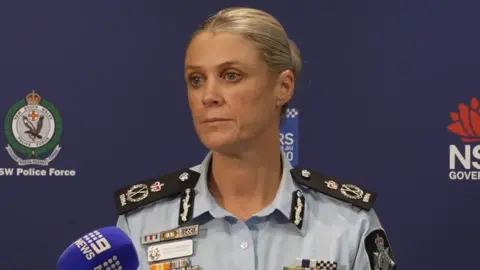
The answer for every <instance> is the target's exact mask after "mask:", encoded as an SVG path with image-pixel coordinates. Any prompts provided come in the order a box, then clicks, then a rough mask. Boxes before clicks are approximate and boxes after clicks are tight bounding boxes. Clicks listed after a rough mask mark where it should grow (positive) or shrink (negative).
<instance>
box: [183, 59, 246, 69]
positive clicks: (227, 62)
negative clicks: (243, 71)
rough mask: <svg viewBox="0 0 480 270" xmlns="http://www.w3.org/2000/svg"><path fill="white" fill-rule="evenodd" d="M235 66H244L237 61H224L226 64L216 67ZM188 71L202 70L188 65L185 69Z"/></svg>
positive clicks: (199, 67)
mask: <svg viewBox="0 0 480 270" xmlns="http://www.w3.org/2000/svg"><path fill="white" fill-rule="evenodd" d="M235 65H239V66H244V65H245V64H244V63H242V62H240V61H238V60H232V61H226V62H223V63H221V64H219V65H217V67H220V68H222V67H227V66H235ZM188 69H202V67H201V66H196V65H188V66H186V67H185V70H188Z"/></svg>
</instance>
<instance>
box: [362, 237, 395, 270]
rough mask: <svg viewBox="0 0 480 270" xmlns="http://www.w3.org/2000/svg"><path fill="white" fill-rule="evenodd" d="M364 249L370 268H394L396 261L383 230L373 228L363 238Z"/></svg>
mask: <svg viewBox="0 0 480 270" xmlns="http://www.w3.org/2000/svg"><path fill="white" fill-rule="evenodd" d="M365 249H366V250H367V254H368V258H369V260H370V265H371V269H372V270H395V269H397V268H396V263H395V260H394V257H393V254H392V248H391V247H390V244H389V242H388V238H387V235H386V234H385V231H383V230H375V231H373V232H371V233H370V234H368V236H367V238H366V239H365Z"/></svg>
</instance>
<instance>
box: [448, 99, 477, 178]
mask: <svg viewBox="0 0 480 270" xmlns="http://www.w3.org/2000/svg"><path fill="white" fill-rule="evenodd" d="M450 117H451V118H452V120H453V123H451V124H449V125H448V130H449V131H450V132H452V133H454V134H456V135H458V136H459V137H460V140H462V142H464V143H465V144H463V145H458V146H457V145H454V144H451V145H450V147H449V152H450V159H449V164H450V165H449V167H450V172H449V178H450V179H451V180H480V144H472V143H479V142H480V103H479V102H478V100H477V99H476V98H472V99H471V101H470V106H469V105H466V104H463V103H461V104H460V105H458V112H452V113H450Z"/></svg>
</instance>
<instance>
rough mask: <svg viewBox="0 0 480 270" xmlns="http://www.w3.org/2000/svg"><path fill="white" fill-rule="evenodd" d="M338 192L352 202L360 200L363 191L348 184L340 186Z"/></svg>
mask: <svg viewBox="0 0 480 270" xmlns="http://www.w3.org/2000/svg"><path fill="white" fill-rule="evenodd" d="M340 192H342V194H343V196H345V197H347V198H349V199H353V200H358V199H361V198H362V196H363V190H361V189H360V188H359V187H357V186H354V185H350V184H345V185H342V187H341V188H340Z"/></svg>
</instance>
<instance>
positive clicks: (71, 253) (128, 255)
mask: <svg viewBox="0 0 480 270" xmlns="http://www.w3.org/2000/svg"><path fill="white" fill-rule="evenodd" d="M139 265H140V262H139V260H138V254H137V251H136V250H135V246H134V245H133V242H132V240H130V238H129V237H128V236H127V235H126V234H125V233H124V232H123V231H122V230H121V229H120V228H118V227H105V228H101V229H98V230H95V231H92V232H90V233H87V234H85V235H84V236H82V237H81V238H79V239H78V240H76V241H75V242H73V243H72V244H71V245H70V246H69V247H68V248H67V249H65V251H63V253H62V255H61V256H60V258H59V259H58V261H57V269H58V270H137V269H138V266H139Z"/></svg>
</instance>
